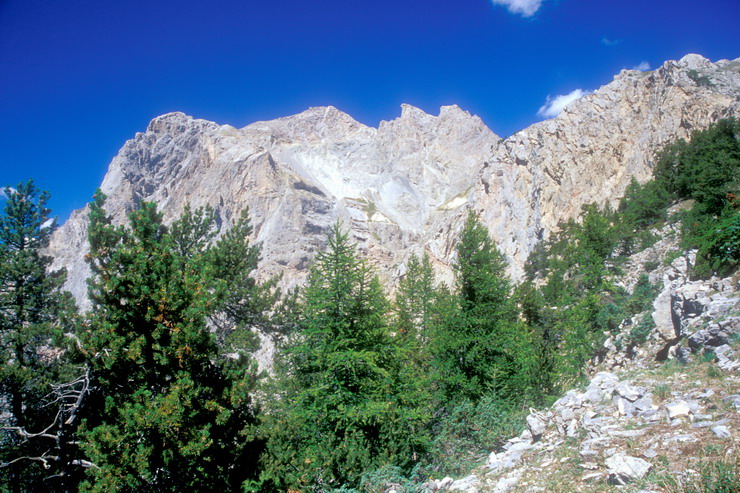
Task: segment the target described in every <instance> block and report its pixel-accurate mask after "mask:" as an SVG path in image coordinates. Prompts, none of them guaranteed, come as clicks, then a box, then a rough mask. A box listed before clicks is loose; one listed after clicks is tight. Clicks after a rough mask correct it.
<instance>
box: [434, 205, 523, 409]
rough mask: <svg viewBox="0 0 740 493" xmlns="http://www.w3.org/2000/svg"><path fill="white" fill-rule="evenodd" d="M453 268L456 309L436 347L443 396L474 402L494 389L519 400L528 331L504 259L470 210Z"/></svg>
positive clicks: (501, 394) (439, 335)
mask: <svg viewBox="0 0 740 493" xmlns="http://www.w3.org/2000/svg"><path fill="white" fill-rule="evenodd" d="M454 268H455V281H456V293H457V298H458V309H457V310H456V313H455V312H453V313H452V314H451V315H450V318H449V320H448V322H447V324H446V327H440V328H439V329H438V330H437V331H436V334H435V340H434V341H433V343H432V344H433V348H432V349H433V352H434V365H435V366H436V368H437V370H438V372H439V377H438V380H439V382H440V385H441V387H442V388H441V390H442V394H443V395H444V397H445V398H446V399H447V400H457V399H461V398H465V399H470V400H472V401H474V402H475V401H478V400H479V399H480V398H481V397H483V396H484V395H485V394H487V393H489V392H492V391H493V392H496V393H497V394H498V395H499V396H500V397H502V398H505V399H507V398H510V397H514V396H517V395H520V396H521V393H522V391H524V390H526V386H527V381H528V378H529V377H528V372H529V365H530V364H531V355H530V354H529V351H530V349H529V344H528V341H527V331H526V330H523V328H522V327H521V325H520V324H519V323H518V322H517V313H516V307H515V305H514V303H513V302H512V300H511V298H510V291H511V284H510V283H509V280H508V278H507V276H506V272H505V270H506V260H505V259H504V256H503V255H502V254H501V253H500V252H499V251H498V248H497V247H496V245H495V244H494V242H493V241H492V240H491V238H490V237H489V235H488V230H487V229H486V228H485V227H484V226H483V225H482V224H481V223H480V222H479V221H478V220H477V218H476V217H475V215H474V214H473V213H472V212H471V213H470V214H468V217H467V219H466V221H465V226H464V228H463V230H462V233H461V235H460V241H459V243H458V245H457V260H456V262H455V264H454Z"/></svg>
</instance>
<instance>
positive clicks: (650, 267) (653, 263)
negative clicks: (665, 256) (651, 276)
mask: <svg viewBox="0 0 740 493" xmlns="http://www.w3.org/2000/svg"><path fill="white" fill-rule="evenodd" d="M659 266H660V262H658V261H657V260H648V261H647V262H645V263H643V264H642V268H643V269H645V272H652V271H654V270H655V269H657V268H658V267H659Z"/></svg>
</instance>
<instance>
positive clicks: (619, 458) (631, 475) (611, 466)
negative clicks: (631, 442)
mask: <svg viewBox="0 0 740 493" xmlns="http://www.w3.org/2000/svg"><path fill="white" fill-rule="evenodd" d="M605 463H606V467H607V468H608V470H609V483H610V484H615V485H625V484H627V483H630V482H632V481H635V480H636V479H640V478H642V477H643V476H645V475H646V474H647V473H648V472H649V471H650V469H651V468H652V466H651V465H650V463H649V462H648V461H646V460H643V459H640V458H639V457H632V456H630V455H625V454H622V453H619V454H614V455H612V456H611V457H609V458H608V459H606V461H605Z"/></svg>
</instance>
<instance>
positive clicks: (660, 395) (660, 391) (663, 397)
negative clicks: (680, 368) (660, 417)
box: [653, 383, 671, 402]
mask: <svg viewBox="0 0 740 493" xmlns="http://www.w3.org/2000/svg"><path fill="white" fill-rule="evenodd" d="M653 395H654V396H655V398H656V399H657V400H658V402H664V401H667V400H668V399H669V398H670V397H671V388H670V387H669V386H668V385H666V384H664V383H659V384H658V385H656V386H655V388H654V389H653Z"/></svg>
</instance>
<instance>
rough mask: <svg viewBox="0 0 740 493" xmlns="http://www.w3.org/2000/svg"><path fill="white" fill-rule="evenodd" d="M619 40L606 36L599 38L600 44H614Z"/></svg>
mask: <svg viewBox="0 0 740 493" xmlns="http://www.w3.org/2000/svg"><path fill="white" fill-rule="evenodd" d="M620 42H621V40H619V39H609V38H607V37H606V36H604V37H603V38H601V44H603V45H604V46H616V45H618V44H619V43H620Z"/></svg>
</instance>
